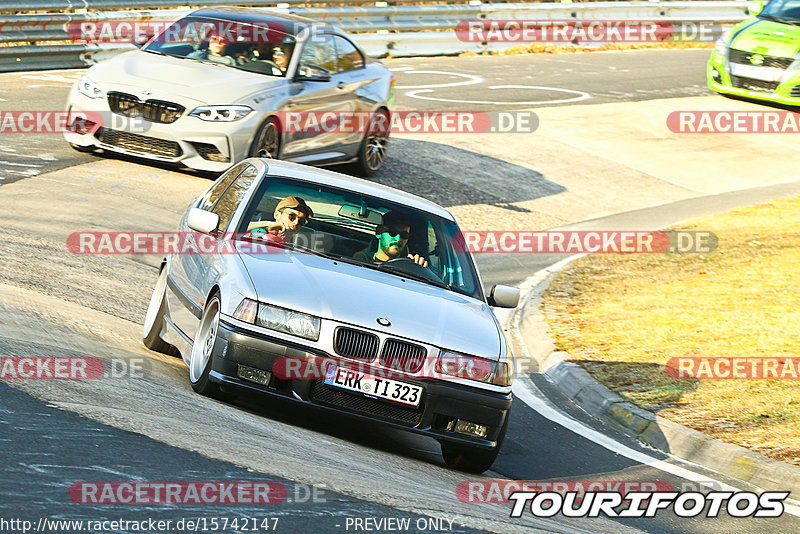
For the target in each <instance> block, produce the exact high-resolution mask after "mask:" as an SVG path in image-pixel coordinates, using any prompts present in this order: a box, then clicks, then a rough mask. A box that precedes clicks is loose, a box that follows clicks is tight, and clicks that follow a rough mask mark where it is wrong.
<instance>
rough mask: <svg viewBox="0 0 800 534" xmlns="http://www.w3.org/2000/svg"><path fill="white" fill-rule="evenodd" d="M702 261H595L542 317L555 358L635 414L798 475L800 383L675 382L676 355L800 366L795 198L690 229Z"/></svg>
mask: <svg viewBox="0 0 800 534" xmlns="http://www.w3.org/2000/svg"><path fill="white" fill-rule="evenodd" d="M682 229H687V230H710V231H713V232H714V233H716V234H717V236H718V238H719V246H718V248H717V250H716V251H715V252H713V253H711V254H707V255H697V254H683V255H679V254H675V255H666V254H641V255H593V256H587V257H585V258H583V259H581V260H579V261H577V262H575V263H574V264H573V265H572V266H571V267H570V268H568V269H567V270H565V271H564V272H563V273H561V275H560V276H559V277H558V278H557V279H556V280H555V281H554V283H553V284H552V285H551V287H550V289H549V290H548V292H547V294H546V296H545V301H544V308H545V313H546V315H547V318H548V321H549V323H550V325H551V328H552V330H553V333H554V335H555V338H556V344H557V346H558V348H559V349H560V350H566V351H568V352H569V353H570V357H571V358H572V359H574V360H579V361H581V363H582V365H583V366H584V367H585V368H586V369H587V370H588V371H589V372H590V373H592V375H594V377H595V378H597V379H598V380H599V381H601V382H602V383H604V384H606V385H607V386H608V387H610V388H611V389H613V390H614V391H616V392H617V393H618V394H620V395H621V396H623V397H625V398H627V399H629V400H630V401H632V402H633V403H635V404H636V405H638V406H641V407H642V408H645V409H648V410H651V411H654V412H658V413H659V414H660V415H662V416H664V417H667V418H668V419H671V420H673V421H676V422H679V423H683V424H686V425H688V426H690V427H692V428H695V429H697V430H700V431H703V432H706V433H708V434H710V435H712V436H713V437H716V438H721V439H723V440H725V441H728V442H731V443H736V444H738V445H742V446H745V447H749V448H751V449H754V450H758V451H761V452H763V453H765V454H767V455H768V456H771V457H773V458H775V459H779V460H784V461H788V462H792V463H794V464H797V465H800V380H673V379H671V378H669V377H668V376H667V374H666V372H665V370H664V364H665V363H666V362H667V361H668V360H669V359H670V358H673V357H678V356H693V357H715V356H732V357H733V356H746V357H764V356H770V357H800V273H799V272H798V266H800V197H798V198H793V199H788V200H781V201H776V202H771V203H767V204H763V205H759V206H755V207H751V208H742V209H737V210H734V211H731V212H728V213H725V214H722V215H717V216H713V217H707V218H703V219H698V220H697V221H695V222H694V223H693V224H691V225H686V226H682Z"/></svg>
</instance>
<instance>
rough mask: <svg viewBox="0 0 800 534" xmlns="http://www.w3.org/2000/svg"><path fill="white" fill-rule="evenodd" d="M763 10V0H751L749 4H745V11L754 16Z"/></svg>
mask: <svg viewBox="0 0 800 534" xmlns="http://www.w3.org/2000/svg"><path fill="white" fill-rule="evenodd" d="M762 11H764V2H763V0H753V1H752V2H750V3H749V4H747V12H748V13H750V14H751V15H753V16H754V17H755V16H756V15H758V14H759V13H761V12H762Z"/></svg>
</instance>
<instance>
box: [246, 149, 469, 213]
mask: <svg viewBox="0 0 800 534" xmlns="http://www.w3.org/2000/svg"><path fill="white" fill-rule="evenodd" d="M254 159H257V160H260V161H261V162H262V163H263V164H264V165H265V166H266V167H267V168H268V174H270V175H279V176H285V177H287V178H298V179H301V180H307V181H310V182H315V183H319V184H323V185H328V186H331V187H337V188H340V189H346V190H350V191H354V192H357V193H363V194H365V195H369V196H372V197H377V198H382V199H385V200H388V201H390V202H394V203H396V204H400V205H404V206H409V207H412V208H416V209H419V210H422V211H426V212H428V213H432V214H434V215H438V216H439V217H442V218H444V219H447V220H449V221H455V218H454V217H453V214H451V213H450V212H449V211H447V210H446V209H444V208H443V207H442V206H440V205H439V204H436V203H435V202H431V201H430V200H426V199H424V198H422V197H418V196H417V195H412V194H411V193H406V192H405V191H401V190H399V189H395V188H393V187H388V186H385V185H381V184H376V183H375V182H371V181H369V180H364V179H362V178H354V177H352V176H348V175H346V174H341V173H338V172H333V171H329V170H326V169H320V168H317V167H309V166H308V165H301V164H299V163H291V162H288V161H281V160H276V159H269V158H250V159H249V160H245V161H250V160H254Z"/></svg>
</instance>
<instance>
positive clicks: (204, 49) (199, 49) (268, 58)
mask: <svg viewBox="0 0 800 534" xmlns="http://www.w3.org/2000/svg"><path fill="white" fill-rule="evenodd" d="M294 48H295V40H294V37H292V36H290V35H287V34H285V33H283V32H282V31H279V29H277V28H276V26H275V25H274V24H272V25H271V24H268V23H267V22H266V21H265V23H263V24H249V23H243V22H236V21H226V20H218V19H205V18H201V17H186V18H183V19H180V20H178V21H176V22H173V23H172V24H171V25H169V26H167V27H166V29H165V30H164V31H163V32H161V33H160V34H159V35H157V36H156V37H155V38H153V39H152V40H151V41H150V42H149V43H148V44H147V45H146V46H144V47H143V48H142V50H144V51H145V52H151V53H155V54H163V55H167V56H172V57H177V58H182V59H186V60H193V61H198V62H203V63H208V64H212V65H217V66H222V67H230V68H234V69H239V70H246V71H249V72H256V73H259V74H266V75H268V76H286V70H287V66H288V65H289V60H290V59H291V57H292V53H293V52H294Z"/></svg>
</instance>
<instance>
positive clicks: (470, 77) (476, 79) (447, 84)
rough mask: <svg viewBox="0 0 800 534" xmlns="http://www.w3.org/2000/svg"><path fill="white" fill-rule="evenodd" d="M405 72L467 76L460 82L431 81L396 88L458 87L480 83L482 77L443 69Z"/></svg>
mask: <svg viewBox="0 0 800 534" xmlns="http://www.w3.org/2000/svg"><path fill="white" fill-rule="evenodd" d="M406 74H440V75H444V76H458V77H460V78H467V79H466V80H464V81H460V82H445V83H432V84H427V85H396V86H395V88H396V89H431V88H433V87H458V86H459V85H474V84H476V83H481V82H482V81H484V80H483V78H481V77H480V76H476V75H474V74H463V73H460V72H450V71H444V70H410V71H408V72H406Z"/></svg>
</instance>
